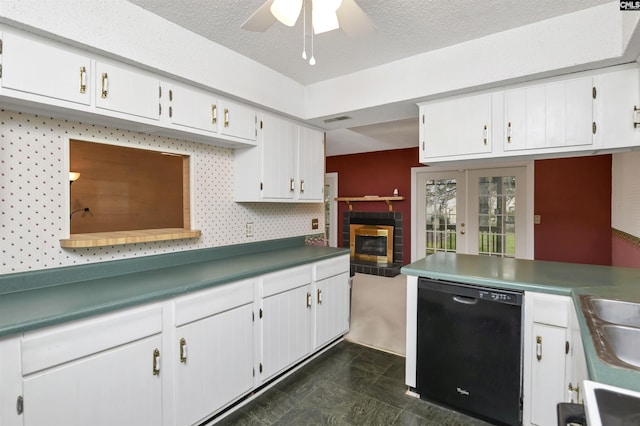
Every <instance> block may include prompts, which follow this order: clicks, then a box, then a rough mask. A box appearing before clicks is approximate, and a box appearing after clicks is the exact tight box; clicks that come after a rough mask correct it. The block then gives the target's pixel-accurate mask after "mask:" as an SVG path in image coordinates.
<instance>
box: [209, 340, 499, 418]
mask: <svg viewBox="0 0 640 426" xmlns="http://www.w3.org/2000/svg"><path fill="white" fill-rule="evenodd" d="M405 391H406V386H405V385H404V358H402V357H399V356H396V355H391V354H388V353H386V352H381V351H377V350H374V349H370V348H367V347H365V346H361V345H357V344H354V343H349V342H346V341H343V342H341V343H339V344H338V345H336V346H335V347H333V348H331V349H330V350H329V351H327V352H325V353H324V354H322V355H321V356H320V357H318V358H316V359H315V360H313V361H311V362H310V363H309V364H307V365H306V366H304V367H302V368H301V369H300V370H298V371H297V372H295V373H294V374H292V375H291V376H289V377H287V378H285V379H284V380H283V381H281V382H280V383H278V384H277V385H276V386H274V387H273V388H271V389H269V390H268V391H266V392H265V393H264V394H262V395H260V396H259V397H258V398H256V399H255V400H253V401H252V402H250V403H249V404H247V405H245V406H243V407H242V408H240V409H239V410H237V411H235V412H234V413H232V414H230V415H228V416H227V417H226V418H223V419H222V420H221V421H220V422H219V423H217V425H296V426H299V425H300V426H302V425H337V426H342V425H344V426H348V425H353V426H355V425H372V426H373V425H442V426H454V425H460V426H462V425H474V426H476V425H478V426H479V425H486V424H487V423H484V422H482V421H479V420H476V419H473V418H471V417H467V416H464V415H462V414H459V413H456V412H454V411H451V410H447V409H444V408H441V407H439V406H437V405H433V404H429V403H427V402H425V401H421V400H419V399H416V398H413V397H410V396H407V395H405Z"/></svg>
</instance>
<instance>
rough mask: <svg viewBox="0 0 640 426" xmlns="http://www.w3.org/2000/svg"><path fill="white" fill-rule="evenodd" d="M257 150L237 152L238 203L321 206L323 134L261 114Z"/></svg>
mask: <svg viewBox="0 0 640 426" xmlns="http://www.w3.org/2000/svg"><path fill="white" fill-rule="evenodd" d="M259 128H260V131H259V133H258V140H257V146H256V147H252V148H243V149H237V150H236V151H235V155H234V161H235V190H234V199H235V201H237V202H251V201H268V202H301V203H309V202H322V201H323V200H324V198H323V194H324V134H323V132H321V131H318V130H314V129H310V128H305V127H302V126H299V125H297V124H296V123H294V122H292V121H289V120H286V119H284V118H280V117H278V116H276V115H273V114H267V113H264V114H262V116H261V118H260V123H259Z"/></svg>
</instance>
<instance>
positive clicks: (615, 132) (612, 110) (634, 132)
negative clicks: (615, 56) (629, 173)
mask: <svg viewBox="0 0 640 426" xmlns="http://www.w3.org/2000/svg"><path fill="white" fill-rule="evenodd" d="M593 80H594V87H595V89H596V98H595V100H594V122H595V124H596V133H595V135H594V138H595V144H596V145H597V146H598V147H599V148H617V147H634V146H639V145H640V126H638V127H636V126H635V125H634V123H635V122H637V123H640V116H639V115H638V114H637V112H635V111H634V109H635V108H640V70H638V69H635V68H634V69H629V70H622V71H615V72H609V73H605V74H601V75H597V76H595V77H594V79H593Z"/></svg>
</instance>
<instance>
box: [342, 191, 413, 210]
mask: <svg viewBox="0 0 640 426" xmlns="http://www.w3.org/2000/svg"><path fill="white" fill-rule="evenodd" d="M402 200H404V197H401V196H392V197H379V196H377V195H369V196H366V197H336V201H344V202H346V203H347V205H348V206H349V211H352V210H353V206H352V205H351V203H353V202H354V201H355V202H358V201H384V202H386V203H387V205H388V206H389V211H390V212H392V211H393V203H392V202H393V201H402Z"/></svg>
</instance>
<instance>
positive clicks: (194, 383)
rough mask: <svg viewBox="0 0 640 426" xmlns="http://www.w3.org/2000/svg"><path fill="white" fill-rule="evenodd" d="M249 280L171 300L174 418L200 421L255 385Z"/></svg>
mask: <svg viewBox="0 0 640 426" xmlns="http://www.w3.org/2000/svg"><path fill="white" fill-rule="evenodd" d="M253 291H254V283H253V280H247V281H243V282H239V283H230V284H225V285H223V286H219V287H216V288H214V289H211V290H206V291H202V292H199V293H196V294H194V295H192V296H187V297H183V298H180V299H178V300H177V301H176V303H175V309H176V326H177V329H176V334H175V350H174V353H173V355H172V356H171V358H172V359H171V362H173V364H174V371H175V404H176V407H175V411H176V424H178V425H191V424H196V423H199V422H200V421H202V420H204V419H205V418H207V417H209V416H211V415H212V414H214V413H215V412H216V411H218V410H219V409H221V408H222V407H224V406H225V405H227V404H228V403H229V402H231V401H234V400H235V399H237V398H238V397H240V396H242V395H244V394H246V393H247V392H249V391H250V390H251V389H252V387H253Z"/></svg>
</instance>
